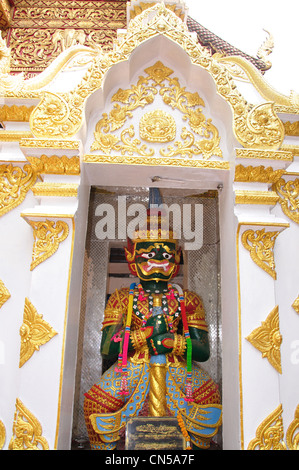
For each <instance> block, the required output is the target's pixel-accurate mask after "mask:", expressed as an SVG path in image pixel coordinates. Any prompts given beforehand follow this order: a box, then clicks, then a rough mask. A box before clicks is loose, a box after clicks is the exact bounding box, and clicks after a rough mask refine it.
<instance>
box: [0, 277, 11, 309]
mask: <svg viewBox="0 0 299 470" xmlns="http://www.w3.org/2000/svg"><path fill="white" fill-rule="evenodd" d="M9 297H10V293H9V291H8V289H7V288H6V287H5V285H4V282H3V281H1V279H0V308H1V307H2V305H3V304H5V302H6V301H7V300H8V299H9Z"/></svg>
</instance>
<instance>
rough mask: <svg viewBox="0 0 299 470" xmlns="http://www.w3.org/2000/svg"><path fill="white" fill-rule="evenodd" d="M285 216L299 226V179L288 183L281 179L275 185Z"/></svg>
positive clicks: (274, 188)
mask: <svg viewBox="0 0 299 470" xmlns="http://www.w3.org/2000/svg"><path fill="white" fill-rule="evenodd" d="M273 190H274V191H276V193H277V195H278V198H279V203H280V205H281V208H282V210H283V212H284V213H285V215H286V216H287V217H289V218H290V219H291V220H293V221H294V222H296V224H299V178H296V179H295V180H289V181H286V180H285V179H284V178H280V179H279V180H278V181H276V182H275V183H274V184H273Z"/></svg>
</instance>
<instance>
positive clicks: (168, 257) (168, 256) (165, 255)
mask: <svg viewBox="0 0 299 470" xmlns="http://www.w3.org/2000/svg"><path fill="white" fill-rule="evenodd" d="M163 258H165V259H170V258H172V255H171V254H170V253H163Z"/></svg>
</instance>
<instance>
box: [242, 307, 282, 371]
mask: <svg viewBox="0 0 299 470" xmlns="http://www.w3.org/2000/svg"><path fill="white" fill-rule="evenodd" d="M246 339H247V341H249V342H250V343H251V344H252V346H254V347H255V348H256V349H258V350H259V351H260V352H261V353H262V357H266V358H267V359H268V361H269V363H270V364H271V366H272V367H274V369H276V370H277V372H279V373H280V374H281V373H282V370H281V354H280V346H281V343H282V336H281V334H280V330H279V311H278V306H276V307H275V308H274V309H273V310H272V311H271V312H270V313H269V315H268V317H267V318H266V320H265V321H263V322H262V324H261V326H260V327H258V328H256V329H255V330H253V331H252V333H250V335H248V336H247V337H246Z"/></svg>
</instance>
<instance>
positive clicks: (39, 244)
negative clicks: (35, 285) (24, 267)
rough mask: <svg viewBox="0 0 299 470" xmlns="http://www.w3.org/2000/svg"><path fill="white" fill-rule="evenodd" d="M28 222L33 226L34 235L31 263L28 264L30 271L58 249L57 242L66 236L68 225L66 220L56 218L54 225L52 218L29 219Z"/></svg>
mask: <svg viewBox="0 0 299 470" xmlns="http://www.w3.org/2000/svg"><path fill="white" fill-rule="evenodd" d="M29 224H30V225H31V227H32V228H33V236H34V244H33V253H32V263H31V266H30V270H31V271H32V270H33V269H34V268H35V267H36V266H38V265H39V264H40V263H42V262H43V261H45V260H46V259H47V258H49V257H50V256H52V255H53V254H54V253H55V252H56V251H57V250H58V247H59V244H60V243H61V242H62V241H63V240H65V239H66V238H67V236H68V233H69V227H68V224H67V223H66V222H63V221H61V220H58V221H57V222H56V225H55V221H53V220H44V221H40V222H36V221H29Z"/></svg>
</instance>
